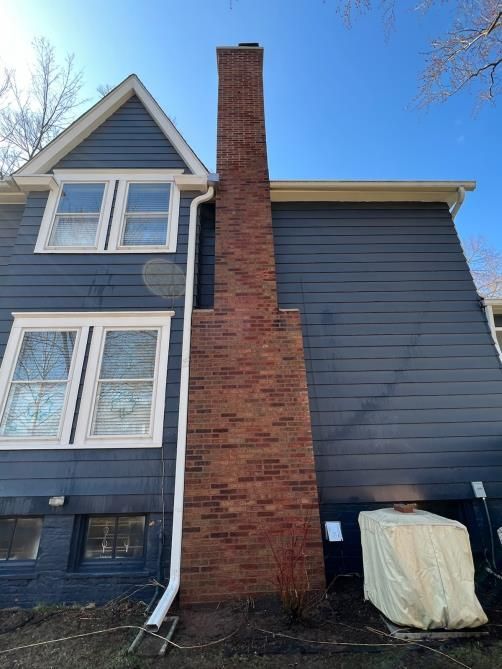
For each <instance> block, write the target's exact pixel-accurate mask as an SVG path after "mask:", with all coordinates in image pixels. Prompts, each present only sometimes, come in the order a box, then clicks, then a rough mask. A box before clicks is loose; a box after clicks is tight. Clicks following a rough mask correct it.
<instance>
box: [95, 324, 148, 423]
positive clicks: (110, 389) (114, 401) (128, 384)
mask: <svg viewBox="0 0 502 669" xmlns="http://www.w3.org/2000/svg"><path fill="white" fill-rule="evenodd" d="M157 339H158V330H108V331H107V332H106V335H105V343H104V348H103V353H102V358H101V368H100V373H99V380H98V386H97V392H96V401H95V407H94V415H93V420H92V426H91V434H92V435H94V436H99V435H132V436H134V435H142V436H144V435H148V434H149V433H150V430H151V413H152V411H151V410H152V394H153V382H154V375H155V362H156V357H157Z"/></svg>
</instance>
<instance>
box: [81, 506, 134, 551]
mask: <svg viewBox="0 0 502 669" xmlns="http://www.w3.org/2000/svg"><path fill="white" fill-rule="evenodd" d="M144 543H145V516H91V517H89V518H88V520H87V531H86V534H85V542H84V549H83V560H84V561H92V560H124V561H129V560H131V561H134V560H136V561H139V560H141V559H142V558H143V554H144Z"/></svg>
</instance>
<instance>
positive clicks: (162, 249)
mask: <svg viewBox="0 0 502 669" xmlns="http://www.w3.org/2000/svg"><path fill="white" fill-rule="evenodd" d="M53 253H60V254H61V253H62V254H77V253H78V254H81V255H88V254H98V255H109V254H111V253H115V254H119V255H120V254H122V253H137V254H138V255H139V254H148V253H152V254H153V253H176V248H165V247H163V246H160V247H149V246H138V247H135V248H130V249H91V248H78V249H77V248H65V249H40V250H38V251H34V254H35V255H51V254H53Z"/></svg>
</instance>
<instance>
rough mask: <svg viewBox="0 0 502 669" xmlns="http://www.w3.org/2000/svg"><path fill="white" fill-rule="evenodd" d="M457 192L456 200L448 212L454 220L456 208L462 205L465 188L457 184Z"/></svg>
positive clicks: (456, 212)
mask: <svg viewBox="0 0 502 669" xmlns="http://www.w3.org/2000/svg"><path fill="white" fill-rule="evenodd" d="M457 193H458V197H457V201H456V202H455V205H454V207H453V209H452V210H451V212H450V213H451V217H452V219H453V220H455V216H456V215H457V214H458V210H459V209H460V207H461V206H462V203H463V201H464V199H465V188H464V187H463V186H459V187H458V190H457Z"/></svg>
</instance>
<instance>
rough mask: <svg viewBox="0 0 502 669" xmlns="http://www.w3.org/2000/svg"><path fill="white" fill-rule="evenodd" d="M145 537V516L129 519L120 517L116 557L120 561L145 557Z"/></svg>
mask: <svg viewBox="0 0 502 669" xmlns="http://www.w3.org/2000/svg"><path fill="white" fill-rule="evenodd" d="M144 535H145V517H144V516H130V517H128V518H125V517H120V516H119V519H118V527H117V544H116V549H115V557H117V558H120V559H127V558H129V559H134V558H136V559H138V558H141V557H143V538H144Z"/></svg>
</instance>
